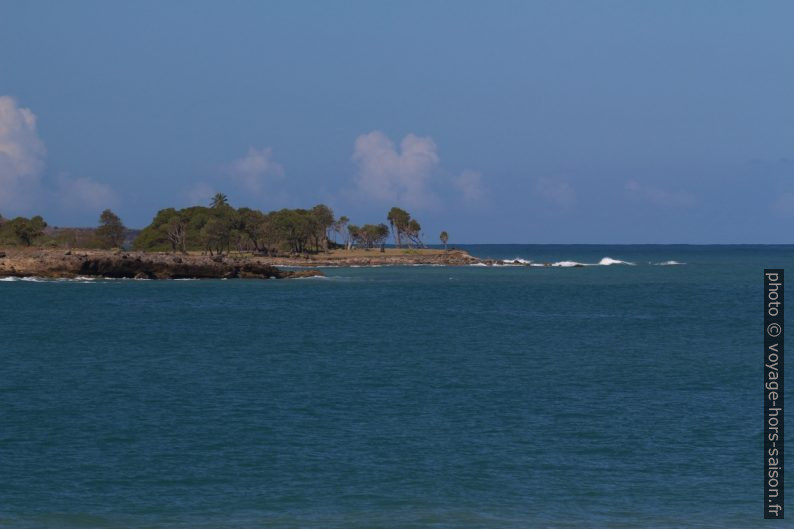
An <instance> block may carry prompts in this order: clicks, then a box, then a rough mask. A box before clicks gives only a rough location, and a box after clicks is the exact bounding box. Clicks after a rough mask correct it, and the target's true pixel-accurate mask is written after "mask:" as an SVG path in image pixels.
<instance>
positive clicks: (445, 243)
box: [438, 231, 449, 250]
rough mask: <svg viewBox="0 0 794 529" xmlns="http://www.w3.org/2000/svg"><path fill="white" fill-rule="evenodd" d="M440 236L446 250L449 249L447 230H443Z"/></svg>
mask: <svg viewBox="0 0 794 529" xmlns="http://www.w3.org/2000/svg"><path fill="white" fill-rule="evenodd" d="M438 238H439V239H441V242H442V243H443V244H444V250H446V249H447V241H448V240H449V234H447V232H445V231H442V232H441V235H439V236H438Z"/></svg>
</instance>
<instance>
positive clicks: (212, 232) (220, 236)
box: [201, 218, 231, 255]
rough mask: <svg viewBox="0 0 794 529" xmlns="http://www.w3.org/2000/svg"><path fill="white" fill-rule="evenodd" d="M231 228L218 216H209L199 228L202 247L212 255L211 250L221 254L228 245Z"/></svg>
mask: <svg viewBox="0 0 794 529" xmlns="http://www.w3.org/2000/svg"><path fill="white" fill-rule="evenodd" d="M230 236H231V230H230V229H229V224H228V223H227V222H224V221H223V220H222V219H219V218H211V219H209V220H208V221H207V223H206V224H205V225H204V227H203V228H202V229H201V239H202V242H203V243H204V249H205V250H206V251H208V252H209V253H210V255H212V251H213V250H215V252H216V253H217V254H218V255H221V254H223V250H224V249H225V248H227V247H228V246H229V239H230Z"/></svg>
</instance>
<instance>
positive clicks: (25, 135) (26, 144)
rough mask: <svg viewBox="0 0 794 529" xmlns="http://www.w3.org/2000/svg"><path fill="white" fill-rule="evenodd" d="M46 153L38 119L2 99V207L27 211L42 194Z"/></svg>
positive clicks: (0, 108) (0, 133)
mask: <svg viewBox="0 0 794 529" xmlns="http://www.w3.org/2000/svg"><path fill="white" fill-rule="evenodd" d="M45 155H46V150H45V148H44V143H43V142H42V141H41V139H39V136H38V134H37V133H36V115H35V114H33V112H31V111H30V109H28V108H22V107H20V106H18V105H17V102H16V101H15V100H14V99H13V98H11V97H8V96H0V207H2V208H12V209H14V210H24V209H27V208H28V207H30V206H31V203H32V202H33V201H34V200H35V198H36V196H35V195H36V194H37V192H38V187H39V183H40V179H41V173H42V171H43V169H44V157H45Z"/></svg>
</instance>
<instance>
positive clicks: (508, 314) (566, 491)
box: [0, 245, 794, 529]
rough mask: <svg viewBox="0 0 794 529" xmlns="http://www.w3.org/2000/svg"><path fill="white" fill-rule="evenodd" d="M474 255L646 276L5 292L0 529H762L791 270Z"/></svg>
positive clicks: (579, 249)
mask: <svg viewBox="0 0 794 529" xmlns="http://www.w3.org/2000/svg"><path fill="white" fill-rule="evenodd" d="M468 249H469V250H470V251H471V252H472V253H473V254H475V255H479V256H483V257H485V256H488V257H495V258H515V257H519V258H522V259H532V260H535V261H548V262H561V261H576V262H582V263H597V262H599V261H600V260H601V259H602V258H604V257H610V258H612V259H616V260H623V261H629V262H632V263H635V265H634V266H630V265H621V264H616V265H612V266H586V267H583V268H564V267H561V268H528V267H494V268H482V267H382V268H338V269H326V274H327V277H326V278H323V279H301V280H290V281H256V280H229V281H161V282H158V281H126V280H116V281H97V280H93V281H44V282H35V281H2V282H0V527H58V528H60V527H66V528H71V527H75V528H78V527H79V528H82V527H112V528H115V527H119V528H121V527H149V528H165V527H177V528H215V527H219V528H220V527H240V528H254V527H276V528H282V527H283V528H299V527H306V528H336V527H339V528H410V527H433V528H474V527H483V528H535V527H549V528H600V527H603V528H634V527H641V528H646V527H647V528H651V527H652V528H660V529H661V528H674V527H730V528H754V527H760V526H761V524H763V523H764V521H763V520H762V467H761V465H762V460H763V455H762V416H761V412H762V400H761V397H762V394H761V380H762V312H761V311H762V301H761V300H762V297H761V296H762V271H763V268H764V267H789V268H791V266H789V265H794V247H790V246H777V247H773V246H736V247H730V246H727V247H726V246H709V247H707V246H507V245H502V246H470V247H468ZM668 261H677V262H680V263H686V264H681V265H670V266H660V265H655V264H653V263H664V262H668ZM789 314H792V311H791V310H790V311H789ZM787 394H788V395H789V396H790V391H788V392H787ZM792 402H794V401H792ZM788 440H789V443H791V436H790V435H789V436H788ZM788 484H789V494H794V488H792V487H791V481H790V480H788ZM778 525H779V526H782V525H780V524H778Z"/></svg>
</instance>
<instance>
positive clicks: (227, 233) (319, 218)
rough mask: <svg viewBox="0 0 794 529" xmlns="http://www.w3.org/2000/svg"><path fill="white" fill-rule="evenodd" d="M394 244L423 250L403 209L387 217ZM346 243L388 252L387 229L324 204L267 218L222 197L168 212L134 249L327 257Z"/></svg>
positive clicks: (416, 226)
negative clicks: (358, 221) (357, 221)
mask: <svg viewBox="0 0 794 529" xmlns="http://www.w3.org/2000/svg"><path fill="white" fill-rule="evenodd" d="M387 219H388V220H389V222H391V223H392V226H393V228H392V229H393V231H394V234H395V240H399V245H400V246H402V242H403V241H407V242H408V243H409V244H411V243H413V244H416V245H421V240H420V238H419V230H420V226H419V223H418V222H417V221H416V220H415V219H412V218H411V215H410V214H409V213H408V212H407V211H404V210H401V209H399V208H392V210H391V211H390V212H389V214H388V215H387ZM337 237H342V238H343V242H344V246H345V247H346V248H348V249H350V248H353V247H358V248H367V249H368V248H375V247H379V246H384V245H385V243H386V241H387V240H388V238H389V226H387V225H386V224H383V223H381V224H364V225H363V226H357V225H355V224H350V219H349V218H348V217H346V216H344V215H343V216H341V217H339V219H335V218H334V212H333V211H332V210H331V208H329V207H328V206H326V205H324V204H318V205H316V206H314V207H313V208H311V209H280V210H278V211H271V212H268V213H265V212H262V211H259V210H256V209H251V208H239V209H234V208H233V207H232V206H230V205H229V201H228V199H227V198H226V195H224V194H222V193H217V194H216V195H215V196H214V197H213V198H212V201H211V202H210V207H203V206H193V207H189V208H185V209H180V210H176V209H174V208H169V209H164V210H161V211H159V212H158V213H157V215H156V216H155V218H154V220H153V221H152V223H151V224H150V225H149V226H147V227H146V228H144V229H143V231H141V233H140V235H139V236H138V238H137V239H135V242H134V243H133V247H134V249H136V250H146V251H172V252H176V251H179V252H188V251H202V252H208V253H210V254H223V253H225V252H229V251H231V250H236V251H240V252H253V253H258V254H265V255H279V254H283V253H290V254H299V253H311V252H322V251H326V250H328V249H329V248H332V247H335V246H339V243H338V242H337V240H336V239H337Z"/></svg>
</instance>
